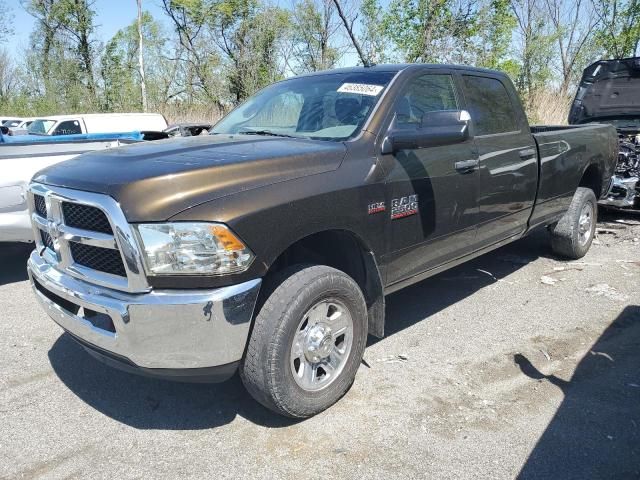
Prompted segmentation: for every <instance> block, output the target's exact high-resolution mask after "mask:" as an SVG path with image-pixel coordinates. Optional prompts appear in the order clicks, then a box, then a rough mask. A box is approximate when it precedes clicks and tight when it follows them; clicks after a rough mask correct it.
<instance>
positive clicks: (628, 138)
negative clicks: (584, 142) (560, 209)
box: [569, 57, 640, 208]
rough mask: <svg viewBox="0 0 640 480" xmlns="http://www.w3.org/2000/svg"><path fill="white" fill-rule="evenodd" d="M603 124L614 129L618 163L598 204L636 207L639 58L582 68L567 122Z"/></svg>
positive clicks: (639, 192)
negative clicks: (617, 140) (617, 146)
mask: <svg viewBox="0 0 640 480" xmlns="http://www.w3.org/2000/svg"><path fill="white" fill-rule="evenodd" d="M593 122H598V123H606V124H610V125H613V126H614V127H615V128H616V130H617V131H618V137H619V142H620V146H619V149H618V164H617V166H616V169H615V174H614V176H613V179H612V182H611V187H610V188H609V191H608V192H607V195H605V197H604V198H603V199H602V200H601V201H600V204H601V205H606V206H609V207H617V208H640V57H634V58H622V59H612V60H600V61H598V62H596V63H594V64H592V65H589V66H588V67H587V68H585V70H584V72H583V74H582V78H581V79H580V86H579V87H578V91H577V92H576V97H575V99H574V100H573V104H572V105H571V111H570V112H569V123H570V124H574V125H584V124H587V123H593Z"/></svg>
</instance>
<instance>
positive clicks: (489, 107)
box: [462, 75, 519, 135]
mask: <svg viewBox="0 0 640 480" xmlns="http://www.w3.org/2000/svg"><path fill="white" fill-rule="evenodd" d="M462 77H463V79H464V88H465V97H466V100H467V107H468V110H469V114H470V115H471V121H472V122H473V124H474V126H475V129H476V132H475V133H476V135H492V134H496V133H506V132H514V131H517V130H519V128H518V124H517V119H518V115H517V114H516V111H515V109H514V108H513V104H512V103H511V99H510V98H509V93H508V92H507V89H506V88H505V86H504V85H503V84H502V82H501V81H500V80H498V79H496V78H489V77H479V76H475V75H463V76H462Z"/></svg>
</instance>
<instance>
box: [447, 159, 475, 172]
mask: <svg viewBox="0 0 640 480" xmlns="http://www.w3.org/2000/svg"><path fill="white" fill-rule="evenodd" d="M479 165H480V161H479V160H463V161H461V162H456V163H454V164H453V166H454V168H455V169H456V170H457V171H458V173H470V172H473V171H474V170H476V169H477V168H478V166H479Z"/></svg>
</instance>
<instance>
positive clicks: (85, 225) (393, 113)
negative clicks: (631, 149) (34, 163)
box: [28, 65, 618, 417]
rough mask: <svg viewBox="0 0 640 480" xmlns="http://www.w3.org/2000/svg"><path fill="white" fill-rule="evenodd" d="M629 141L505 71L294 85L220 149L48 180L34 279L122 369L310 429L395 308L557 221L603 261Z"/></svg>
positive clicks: (35, 213)
mask: <svg viewBox="0 0 640 480" xmlns="http://www.w3.org/2000/svg"><path fill="white" fill-rule="evenodd" d="M617 148H618V144H617V135H616V132H615V129H614V128H613V127H612V126H611V125H589V126H584V127H550V126H539V127H529V125H528V123H527V119H526V117H525V113H524V111H523V109H522V105H521V103H520V100H519V99H518V97H517V95H516V92H515V90H514V88H513V86H512V84H511V82H510V81H509V79H508V77H506V76H505V75H504V74H502V73H498V72H494V71H489V70H481V69H472V68H466V67H453V66H427V65H395V66H384V65H381V66H376V67H371V68H364V67H363V68H352V69H344V70H334V71H329V72H324V73H316V74H312V75H307V76H301V77H296V78H291V79H288V80H284V81H282V82H279V83H276V84H274V85H272V86H269V87H267V88H265V89H264V90H262V91H260V92H258V93H257V94H256V95H255V96H253V97H252V98H250V99H249V100H247V101H246V102H245V103H244V104H242V105H241V106H239V107H238V108H236V109H235V110H234V111H232V112H231V113H230V114H229V115H227V116H226V117H225V118H224V119H222V120H221V121H220V122H219V123H218V124H217V125H216V126H215V127H214V128H213V129H212V134H211V135H209V136H204V137H202V136H200V137H193V138H183V139H173V140H161V141H158V142H151V143H145V144H140V145H133V146H127V147H122V148H117V149H113V150H109V151H102V152H94V153H89V154H86V155H83V156H81V157H78V158H76V159H74V160H70V161H68V162H64V163H62V164H59V165H56V166H53V167H50V168H47V169H45V170H43V171H42V172H40V173H39V174H37V175H36V176H35V177H34V180H33V182H32V183H31V185H30V195H29V202H30V209H31V211H32V220H33V228H34V234H35V237H36V245H37V248H36V250H35V251H34V252H33V253H32V254H31V257H30V259H29V262H28V269H29V274H30V278H31V281H32V284H33V288H34V291H35V294H36V296H37V298H38V299H39V301H40V302H41V304H42V305H43V306H44V308H45V309H46V311H47V312H48V313H49V315H50V316H51V317H52V318H53V319H54V320H55V321H56V322H57V323H58V324H59V325H60V326H62V328H63V329H64V330H66V331H67V332H69V334H70V335H71V336H73V338H75V339H76V340H77V341H78V342H80V343H81V344H82V345H83V346H84V347H85V348H86V350H87V351H88V352H90V353H91V354H92V355H94V356H95V357H97V358H99V359H101V360H102V361H104V362H106V363H108V364H111V365H113V366H116V367H118V368H121V369H124V370H128V371H132V372H137V373H143V374H147V375H154V376H159V377H163V378H173V379H179V380H189V381H202V380H222V379H225V378H228V377H229V376H231V375H233V374H234V372H236V371H237V370H239V371H240V375H241V377H242V380H243V382H244V384H245V386H246V387H247V389H248V390H249V392H250V393H251V394H252V395H253V396H254V397H255V398H256V399H257V400H258V401H259V402H261V403H262V404H264V405H265V406H267V407H268V408H270V409H272V410H274V411H276V412H278V413H281V414H283V415H288V416H291V417H308V416H311V415H314V414H316V413H318V412H320V411H322V410H323V409H326V408H327V407H329V406H330V405H332V404H333V403H334V402H336V401H337V400H338V399H339V398H340V397H341V396H342V395H344V394H345V392H346V391H347V390H348V388H349V387H350V385H351V384H352V382H353V381H354V378H355V375H356V371H357V369H358V367H359V365H360V362H361V360H362V356H363V352H364V348H365V345H366V341H367V334H368V333H369V334H372V335H374V336H378V337H381V336H383V334H384V323H385V301H384V298H385V295H386V294H389V293H391V292H394V291H396V290H398V289H400V288H402V287H404V286H407V285H410V284H412V283H415V282H418V281H421V280H423V279H426V278H427V277H430V276H432V275H434V274H436V273H438V272H441V271H443V270H445V269H447V268H450V267H453V266H454V265H458V264H460V263H462V262H465V261H467V260H469V259H472V258H474V257H476V256H478V255H481V254H483V253H485V252H488V251H490V250H493V249H495V248H497V247H500V246H501V245H504V244H506V243H509V242H512V241H514V240H517V239H519V238H521V237H522V236H523V235H526V234H527V233H528V232H530V231H531V230H533V229H535V228H544V227H546V228H548V229H549V230H550V232H551V239H552V246H553V248H554V250H555V251H556V252H557V253H558V254H560V255H562V256H565V257H567V258H580V257H582V256H583V255H584V254H585V253H586V252H587V250H588V249H589V246H590V245H591V241H592V239H593V235H594V230H595V222H596V215H597V199H598V198H601V197H602V196H603V195H604V194H605V193H606V192H607V190H608V188H609V183H610V180H611V176H612V173H613V170H614V167H615V164H616V157H617ZM424 301H425V302H428V301H429V299H428V298H427V299H425V300H424ZM488 321H489V320H488Z"/></svg>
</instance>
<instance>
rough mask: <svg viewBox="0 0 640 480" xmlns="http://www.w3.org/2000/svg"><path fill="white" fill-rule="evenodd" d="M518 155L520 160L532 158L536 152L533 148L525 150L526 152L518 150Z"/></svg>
mask: <svg viewBox="0 0 640 480" xmlns="http://www.w3.org/2000/svg"><path fill="white" fill-rule="evenodd" d="M518 153H519V154H520V158H529V157H533V156H534V155H535V154H536V151H535V149H533V148H527V149H526V150H520V152H518Z"/></svg>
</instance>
